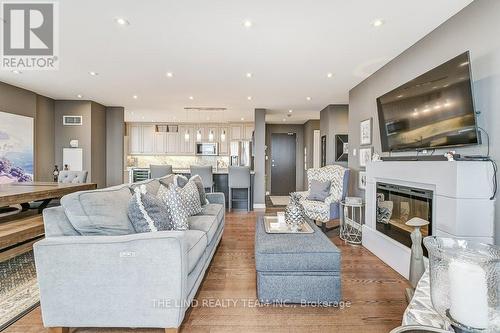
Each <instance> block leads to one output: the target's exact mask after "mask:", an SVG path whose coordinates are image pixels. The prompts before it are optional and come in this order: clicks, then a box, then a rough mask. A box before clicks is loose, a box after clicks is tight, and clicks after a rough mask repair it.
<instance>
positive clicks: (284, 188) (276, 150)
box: [271, 133, 296, 195]
mask: <svg viewBox="0 0 500 333" xmlns="http://www.w3.org/2000/svg"><path fill="white" fill-rule="evenodd" d="M295 150H296V135H295V133H288V134H287V133H274V134H271V194H273V195H288V194H289V193H290V192H295V191H296V188H295V172H296V160H295V157H296V156H295V155H296V152H295Z"/></svg>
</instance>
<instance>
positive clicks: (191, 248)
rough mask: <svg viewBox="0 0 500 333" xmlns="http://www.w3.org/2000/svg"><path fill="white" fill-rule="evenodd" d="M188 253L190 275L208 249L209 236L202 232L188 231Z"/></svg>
mask: <svg viewBox="0 0 500 333" xmlns="http://www.w3.org/2000/svg"><path fill="white" fill-rule="evenodd" d="M184 238H185V240H186V247H187V251H188V274H189V273H191V272H192V271H193V269H194V268H195V267H196V264H197V263H198V261H200V258H201V257H202V256H203V254H204V252H205V249H206V248H207V244H208V242H207V235H206V234H205V232H203V231H200V230H187V231H186V232H185V233H184Z"/></svg>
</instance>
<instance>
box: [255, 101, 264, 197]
mask: <svg viewBox="0 0 500 333" xmlns="http://www.w3.org/2000/svg"><path fill="white" fill-rule="evenodd" d="M254 121H255V130H254V131H255V133H254V135H255V142H254V147H255V151H254V156H255V157H254V171H255V178H254V191H253V195H254V197H253V201H254V205H258V206H261V207H265V204H266V190H265V186H266V185H265V183H266V167H265V154H266V147H265V146H266V143H265V137H266V110H265V109H255V117H254Z"/></svg>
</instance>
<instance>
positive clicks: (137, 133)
mask: <svg viewBox="0 0 500 333" xmlns="http://www.w3.org/2000/svg"><path fill="white" fill-rule="evenodd" d="M128 136H129V140H128V142H129V152H130V154H140V153H142V144H141V142H142V126H141V125H130V126H129V133H128Z"/></svg>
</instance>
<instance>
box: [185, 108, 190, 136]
mask: <svg viewBox="0 0 500 333" xmlns="http://www.w3.org/2000/svg"><path fill="white" fill-rule="evenodd" d="M186 122H189V113H188V110H186ZM184 141H185V142H189V127H186V132H185V133H184Z"/></svg>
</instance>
